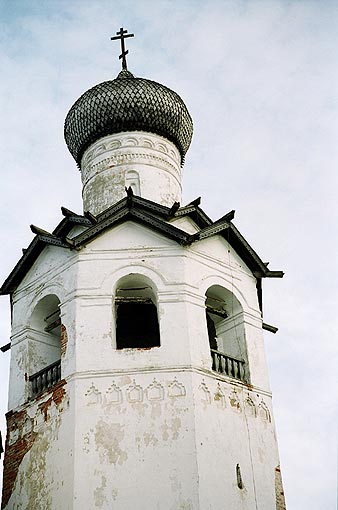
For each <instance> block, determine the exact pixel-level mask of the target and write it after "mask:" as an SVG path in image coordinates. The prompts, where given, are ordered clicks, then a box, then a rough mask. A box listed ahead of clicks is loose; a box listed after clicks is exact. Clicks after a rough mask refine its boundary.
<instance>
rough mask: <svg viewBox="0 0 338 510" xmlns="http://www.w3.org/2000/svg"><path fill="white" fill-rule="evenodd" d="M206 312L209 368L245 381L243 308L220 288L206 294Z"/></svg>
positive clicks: (230, 293)
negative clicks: (209, 351) (209, 355)
mask: <svg viewBox="0 0 338 510" xmlns="http://www.w3.org/2000/svg"><path fill="white" fill-rule="evenodd" d="M205 312H206V321H207V330H208V337H209V345H210V350H211V357H212V368H213V370H216V371H217V372H221V373H225V374H226V375H230V376H231V377H235V378H236V379H241V380H247V374H248V366H247V348H246V340H245V328H244V318H243V308H242V305H241V303H240V302H239V300H238V299H237V297H236V296H235V295H234V294H233V293H232V292H231V291H230V290H228V289H226V288H225V287H222V286H221V285H212V286H211V287H209V288H208V290H207V291H206V293H205Z"/></svg>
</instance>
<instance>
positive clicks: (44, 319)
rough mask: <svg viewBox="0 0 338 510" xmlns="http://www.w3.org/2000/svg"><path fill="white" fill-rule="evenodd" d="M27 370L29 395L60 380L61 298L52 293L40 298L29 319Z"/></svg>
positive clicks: (37, 392) (39, 391) (35, 393)
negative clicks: (29, 387)
mask: <svg viewBox="0 0 338 510" xmlns="http://www.w3.org/2000/svg"><path fill="white" fill-rule="evenodd" d="M28 352H29V360H28V365H29V367H28V371H29V381H30V383H31V395H32V396H35V395H37V394H39V393H41V392H42V391H44V390H46V389H47V388H50V387H51V386H53V385H54V384H56V383H57V382H58V381H59V380H60V379H61V318H60V301H59V299H58V298H57V296H55V295H49V296H46V297H44V298H43V299H41V301H39V303H38V304H37V305H36V307H35V309H34V311H33V314H32V316H31V320H30V334H29V346H28Z"/></svg>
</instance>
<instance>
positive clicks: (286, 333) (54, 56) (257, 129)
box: [0, 0, 338, 510]
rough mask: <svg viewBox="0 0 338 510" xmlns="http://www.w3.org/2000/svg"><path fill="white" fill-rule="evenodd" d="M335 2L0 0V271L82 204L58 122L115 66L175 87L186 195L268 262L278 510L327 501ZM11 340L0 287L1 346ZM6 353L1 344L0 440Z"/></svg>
mask: <svg viewBox="0 0 338 510" xmlns="http://www.w3.org/2000/svg"><path fill="white" fill-rule="evenodd" d="M337 20H338V14H337V5H336V2H334V1H332V2H331V1H326V0H321V1H311V0H306V1H292V0H289V1H286V0H284V1H282V0H279V1H278V0H269V1H264V0H248V1H246V0H243V1H242V0H236V1H230V0H229V1H228V0H223V1H221V0H219V1H217V0H204V1H200V0H194V1H192V0H191V1H188V0H180V1H173V0H172V1H166V0H142V1H137V0H124V1H123V2H122V1H117V0H110V1H108V0H98V1H88V0H67V1H65V0H58V1H57V2H55V1H49V0H45V1H43V2H42V1H41V0H40V1H37V0H0V66H1V67H0V69H1V76H2V79H1V81H0V91H1V92H0V111H1V116H0V150H1V152H0V153H1V171H0V179H1V184H0V208H1V213H0V214H1V223H0V243H1V246H3V249H2V250H1V255H0V280H1V282H3V281H4V280H5V278H6V277H7V276H8V274H9V272H10V271H11V270H12V268H13V267H14V265H15V264H16V263H17V261H18V259H19V258H20V256H21V249H22V248H25V247H27V246H28V244H29V243H30V241H31V240H32V239H33V234H32V233H31V231H30V229H29V225H30V224H31V223H33V224H35V225H38V226H40V227H42V228H44V229H45V230H48V231H51V230H53V228H54V227H55V226H56V224H57V223H58V222H59V221H60V220H61V218H62V216H61V211H60V207H61V205H63V206H65V207H67V208H69V209H71V210H74V211H76V212H79V213H81V212H82V200H81V181H80V174H79V171H78V170H77V167H76V164H75V162H74V161H73V160H72V157H71V156H70V154H69V152H68V150H67V147H66V145H65V143H64V140H63V122H64V119H65V116H66V114H67V112H68V110H69V108H70V107H71V105H72V104H73V103H74V101H75V100H76V99H77V98H78V97H79V96H80V95H81V94H82V93H83V92H84V91H85V90H87V89H88V88H90V87H91V86H93V85H95V84H97V83H99V82H101V81H104V80H109V79H113V78H115V77H116V75H117V74H118V72H119V70H120V63H119V60H118V58H117V57H118V55H119V52H120V48H119V45H118V43H116V42H115V43H113V42H112V41H110V37H111V36H113V35H115V32H116V31H118V30H119V28H120V27H121V26H123V27H124V28H126V29H128V31H129V32H132V33H134V34H135V37H134V38H132V39H128V40H127V47H128V49H129V55H128V67H129V69H130V70H131V71H132V72H133V73H134V74H135V75H136V76H141V77H144V78H149V79H151V80H154V81H158V82H160V83H163V84H165V85H167V86H168V87H170V88H171V89H173V90H175V91H176V92H178V93H179V95H180V96H181V97H182V98H183V100H184V101H185V103H186V105H187V107H188V109H189V111H190V114H191V116H192V118H193V121H194V136H193V142H192V145H191V148H190V150H189V151H188V154H187V156H186V163H185V166H184V178H183V197H184V200H183V202H184V203H188V202H190V201H191V200H193V199H195V198H196V197H198V196H202V204H201V206H202V208H203V209H204V210H205V211H206V212H207V214H208V215H209V216H210V217H211V218H212V219H214V220H216V219H217V218H219V217H221V216H223V215H224V214H225V213H227V212H228V211H230V210H232V209H235V210H236V216H235V220H234V223H235V225H236V226H237V228H238V229H239V230H240V232H241V233H242V234H243V235H244V236H245V238H246V239H247V241H248V242H249V243H250V244H251V246H252V247H253V248H254V249H255V250H256V251H257V252H258V254H259V255H260V257H261V258H262V259H263V260H264V261H269V262H270V265H269V268H270V269H273V270H283V271H285V277H284V278H283V280H280V279H267V280H266V281H264V282H263V283H264V288H263V291H264V294H263V299H264V321H265V322H267V323H269V324H273V325H275V326H277V327H278V328H279V331H278V333H277V334H276V335H273V334H271V333H265V344H266V352H267V357H268V365H269V373H270V380H271V388H272V392H273V403H274V416H275V421H276V427H277V435H278V441H279V450H280V457H281V467H282V475H283V481H284V489H285V494H286V502H287V508H288V510H299V509H302V510H303V509H306V510H318V509H325V510H334V509H335V508H336V482H337V476H336V459H337V453H336V444H337V440H336V433H337V416H336V414H337V378H336V372H337V346H336V345H337V335H336V331H337V319H336V316H337V281H338V280H337V276H338V274H337V273H338V271H337V263H336V255H337V235H336V233H337V206H336V203H337V192H338V189H337V160H338V157H337V105H336V103H337V82H338V72H337V65H336V55H337V46H338V41H337V35H336V32H337ZM9 338H10V315H9V298H8V296H1V297H0V343H1V345H3V344H6V343H7V342H8V341H9ZM9 356H10V353H9V352H7V353H4V354H3V353H1V352H0V388H1V389H0V430H1V431H2V433H3V435H4V434H5V420H4V413H5V412H6V405H7V381H8V370H9ZM0 484H1V482H0Z"/></svg>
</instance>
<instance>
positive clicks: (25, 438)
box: [1, 380, 66, 508]
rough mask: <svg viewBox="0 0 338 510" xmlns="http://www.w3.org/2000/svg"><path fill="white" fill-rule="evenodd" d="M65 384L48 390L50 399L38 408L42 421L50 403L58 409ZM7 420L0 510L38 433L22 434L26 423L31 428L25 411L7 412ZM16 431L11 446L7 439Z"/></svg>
mask: <svg viewBox="0 0 338 510" xmlns="http://www.w3.org/2000/svg"><path fill="white" fill-rule="evenodd" d="M65 384H66V381H65V380H62V381H59V382H58V383H57V384H55V386H53V387H52V388H50V389H49V390H48V393H50V397H49V398H48V400H46V401H43V402H41V403H40V404H39V405H38V407H39V409H40V410H41V411H42V413H43V415H44V420H45V421H47V420H48V408H49V406H50V405H51V403H52V402H54V403H55V405H56V406H57V407H58V406H59V405H60V404H61V402H62V400H63V398H64V396H65V394H66V390H65V388H64V386H65ZM48 393H47V394H48ZM42 398H43V399H45V398H46V393H43V395H38V396H37V397H36V398H35V399H34V401H35V402H36V401H38V400H40V399H42ZM30 405H31V402H28V403H27V404H26V408H27V407H29V406H30ZM6 420H7V436H6V444H5V457H4V471H3V487H2V503H1V508H5V506H6V505H7V503H8V501H9V499H10V497H11V494H12V491H13V488H14V484H15V480H16V477H17V474H18V470H19V466H20V464H21V462H22V459H23V458H24V456H25V455H26V453H27V452H28V451H29V450H30V449H31V447H32V445H33V443H34V440H35V438H36V436H37V435H38V432H33V430H30V431H28V432H26V433H24V430H23V428H24V425H25V424H26V423H27V421H31V425H32V427H33V421H34V420H33V418H30V417H29V416H28V414H27V411H26V409H23V410H21V411H9V412H8V413H7V414H6ZM15 431H17V432H18V439H17V440H16V441H14V442H13V443H12V444H11V445H10V444H9V439H10V436H11V433H13V432H15Z"/></svg>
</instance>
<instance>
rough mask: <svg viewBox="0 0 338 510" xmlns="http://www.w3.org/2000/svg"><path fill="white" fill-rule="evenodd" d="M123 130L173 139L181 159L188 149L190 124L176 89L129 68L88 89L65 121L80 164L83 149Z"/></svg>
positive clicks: (191, 127) (72, 146) (70, 146)
mask: <svg viewBox="0 0 338 510" xmlns="http://www.w3.org/2000/svg"><path fill="white" fill-rule="evenodd" d="M123 131H124V132H125V131H146V132H150V133H155V134H158V135H161V136H163V137H165V138H167V139H168V140H170V141H172V142H173V143H174V144H175V145H176V147H177V148H178V150H179V151H180V153H181V156H182V161H183V160H184V156H185V154H186V152H187V150H188V148H189V145H190V142H191V138H192V132H193V124H192V119H191V117H190V115H189V112H188V110H187V107H186V106H185V104H184V102H183V101H182V99H181V98H180V96H179V95H178V94H176V92H174V91H173V90H171V89H169V88H167V87H165V86H164V85H161V84H160V83H156V82H154V81H151V80H146V79H144V78H136V77H134V76H133V75H132V73H130V72H129V71H121V72H120V74H119V75H118V76H117V78H116V79H115V80H111V81H105V82H103V83H100V84H98V85H96V86H95V87H93V88H91V89H89V90H87V92H85V93H84V94H83V95H82V96H81V97H80V98H79V99H78V100H77V101H76V102H75V103H74V105H73V106H72V108H71V109H70V111H69V113H68V115H67V117H66V120H65V129H64V134H65V140H66V143H67V146H68V149H69V151H70V152H71V154H72V156H73V157H74V159H75V160H76V162H77V163H78V165H80V162H81V158H82V155H83V153H84V151H85V150H86V149H87V148H88V147H89V146H90V145H91V144H92V143H93V142H95V141H96V140H98V139H99V138H101V137H103V136H107V135H111V134H114V133H120V132H123Z"/></svg>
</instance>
